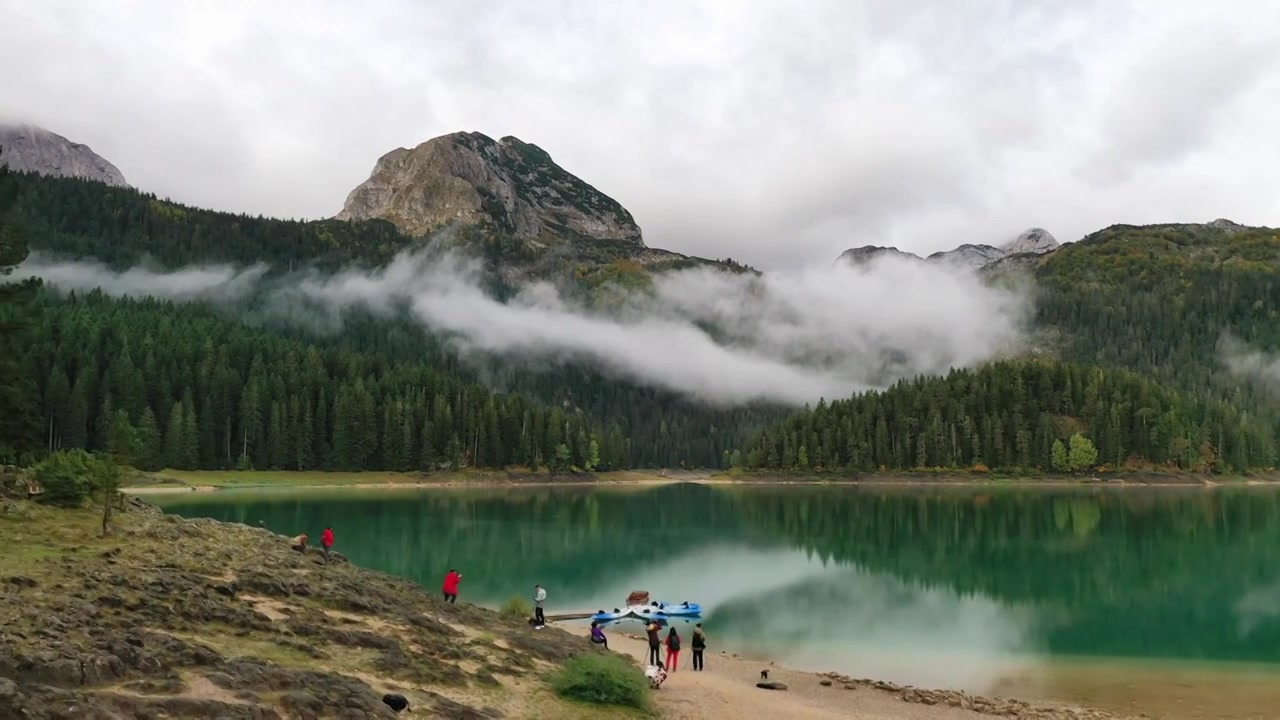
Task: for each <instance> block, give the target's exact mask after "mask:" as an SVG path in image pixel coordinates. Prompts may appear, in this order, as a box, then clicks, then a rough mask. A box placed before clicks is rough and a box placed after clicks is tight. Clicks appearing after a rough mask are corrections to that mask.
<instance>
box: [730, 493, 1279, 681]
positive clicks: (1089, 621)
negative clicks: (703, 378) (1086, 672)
mask: <svg viewBox="0 0 1280 720" xmlns="http://www.w3.org/2000/svg"><path fill="white" fill-rule="evenodd" d="M727 495H728V496H729V497H731V498H732V503H733V505H734V506H735V507H737V508H738V509H739V510H740V512H741V514H742V517H743V521H744V522H745V523H746V524H748V525H751V526H753V527H756V528H759V529H763V530H766V531H768V532H769V533H771V534H773V535H775V536H778V537H783V538H787V539H788V540H790V541H791V542H793V543H796V544H798V545H799V546H801V547H804V548H806V549H808V550H811V551H812V552H815V553H817V554H818V555H819V556H821V557H824V558H829V559H831V560H832V561H835V562H843V563H851V564H854V565H857V566H860V567H863V568H866V569H868V570H873V571H880V572H886V573H890V574H892V575H894V576H896V577H899V578H902V579H904V580H907V581H911V582H917V583H921V584H923V585H925V586H932V587H940V588H946V589H949V590H952V591H955V592H960V593H978V594H982V595H985V596H989V597H992V598H995V599H998V600H1001V601H1003V602H1005V603H1033V604H1035V605H1036V606H1039V607H1045V608H1047V609H1051V610H1052V611H1053V613H1054V616H1055V618H1057V619H1058V620H1060V622H1055V623H1054V625H1053V627H1050V628H1046V629H1045V632H1046V640H1047V643H1048V648H1049V650H1050V651H1052V652H1054V653H1062V654H1083V655H1119V656H1133V657H1178V658H1204V659H1216V660H1226V659H1232V660H1262V661H1276V660H1280V623H1277V622H1275V619H1276V616H1271V617H1263V616H1261V615H1260V614H1259V613H1257V612H1256V610H1255V612H1254V614H1253V616H1252V617H1253V618H1254V623H1253V624H1252V625H1251V626H1250V633H1248V634H1242V633H1240V632H1238V631H1237V628H1236V627H1235V625H1234V624H1233V622H1232V621H1231V618H1232V616H1233V613H1234V611H1235V605H1236V602H1237V601H1238V600H1239V599H1240V598H1241V597H1242V596H1244V594H1245V593H1247V592H1249V591H1250V590H1252V589H1255V588H1259V587H1263V586H1266V585H1268V584H1269V583H1271V582H1272V581H1273V580H1274V578H1275V575H1276V568H1277V567H1280V494H1278V493H1275V492H1272V491H1260V492H1252V491H1237V492H1232V491H1218V492H1204V491H1200V490H1196V491H1189V492H1182V491H1179V490H1172V489H1162V490H1152V491H1143V490H1128V491H1120V492H1104V491H1080V490H1061V491H1032V490H1022V489H1016V490H1015V489H1004V490H996V491H990V490H976V491H970V490H965V491H956V490H923V491H912V492H904V491H897V490H874V491H867V490H862V491H855V492H849V491H847V490H844V489H839V488H808V489H804V490H791V489H787V490H758V489H752V490H748V491H742V492H739V491H736V490H730V491H729V492H728V493H727ZM1254 597H1256V595H1255V596H1254ZM1256 602H1257V601H1256V600H1255V603H1256ZM1278 614H1280V613H1278Z"/></svg>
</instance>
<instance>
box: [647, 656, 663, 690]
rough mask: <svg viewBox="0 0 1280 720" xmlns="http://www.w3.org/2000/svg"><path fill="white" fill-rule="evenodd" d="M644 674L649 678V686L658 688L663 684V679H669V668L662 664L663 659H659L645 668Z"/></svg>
mask: <svg viewBox="0 0 1280 720" xmlns="http://www.w3.org/2000/svg"><path fill="white" fill-rule="evenodd" d="M644 676H645V677H647V678H649V687H651V688H653V689H654V690H657V689H658V688H659V687H661V686H662V681H663V680H666V679H667V669H666V668H665V667H663V666H662V661H661V660H659V661H658V662H657V663H655V664H653V665H650V666H649V667H647V668H645V669H644Z"/></svg>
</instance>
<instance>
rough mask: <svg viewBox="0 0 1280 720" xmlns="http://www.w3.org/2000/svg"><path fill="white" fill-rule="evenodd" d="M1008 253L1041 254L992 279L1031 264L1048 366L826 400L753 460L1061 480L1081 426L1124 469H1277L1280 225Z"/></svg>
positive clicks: (759, 448) (1111, 464)
mask: <svg viewBox="0 0 1280 720" xmlns="http://www.w3.org/2000/svg"><path fill="white" fill-rule="evenodd" d="M1046 235H1047V234H1046ZM979 247H981V246H979ZM1006 248H1007V250H1013V249H1029V250H1032V252H1023V253H1011V254H1006V255H1005V256H1003V257H1002V258H1001V259H998V260H995V261H994V262H992V263H989V264H987V265H985V266H983V268H982V273H983V275H984V276H987V277H993V276H997V275H999V274H1001V271H1003V270H1006V269H1009V268H1012V267H1017V268H1022V269H1025V270H1026V271H1027V276H1028V277H1029V278H1030V279H1031V281H1032V283H1033V288H1034V292H1032V293H1031V296H1030V298H1029V302H1031V303H1033V313H1032V316H1031V318H1030V320H1031V322H1030V324H1029V327H1028V330H1029V336H1028V338H1029V340H1030V342H1029V343H1028V348H1030V347H1035V348H1036V351H1035V352H1034V355H1035V356H1036V357H1037V358H1038V360H1037V361H1036V362H1029V361H1028V360H1027V359H1026V358H1023V359H1020V360H1016V361H1013V362H1010V363H1003V364H1000V363H998V364H996V365H988V366H984V367H982V368H979V369H977V370H974V371H972V372H970V371H957V372H956V373H953V374H952V375H951V376H950V377H947V378H930V379H919V380H916V381H912V382H911V383H903V384H901V385H899V386H895V387H894V388H892V389H890V390H889V391H887V392H885V393H871V394H868V395H864V396H858V397H855V398H853V399H852V400H845V401H838V402H834V403H832V404H831V405H830V406H827V405H825V404H820V405H819V406H818V407H817V408H816V409H814V410H811V411H805V412H801V413H798V414H796V415H794V416H793V417H792V418H791V419H790V420H788V421H786V422H785V423H782V424H780V425H777V426H775V427H774V428H772V429H770V430H768V431H766V432H764V433H762V434H761V435H759V436H757V437H756V439H755V440H753V441H752V442H751V443H750V444H748V445H746V446H744V447H743V449H742V450H740V451H739V452H738V456H739V457H740V458H745V459H746V461H747V463H748V464H749V465H751V466H754V467H759V468H765V469H770V470H802V469H805V468H806V467H807V468H808V469H814V468H817V467H819V466H822V467H825V468H828V469H830V468H841V469H844V470H856V469H859V468H866V467H880V466H884V467H888V468H899V469H909V468H923V467H937V466H941V467H944V468H952V469H955V468H970V467H973V466H979V465H980V466H985V467H989V468H991V469H992V470H996V469H1000V470H1006V471H1018V472H1022V471H1032V472H1034V471H1049V470H1051V469H1052V468H1053V466H1054V459H1053V449H1052V448H1053V441H1054V440H1060V441H1062V442H1064V443H1066V442H1068V441H1069V438H1070V436H1071V435H1073V434H1074V433H1076V432H1080V433H1082V435H1083V437H1085V438H1087V439H1089V440H1090V441H1091V443H1092V444H1094V446H1095V447H1096V449H1097V451H1098V459H1097V464H1098V465H1100V466H1103V467H1106V468H1110V469H1113V470H1115V469H1119V470H1131V471H1141V470H1146V469H1149V468H1152V467H1156V468H1159V469H1162V470H1169V469H1181V470H1193V471H1203V472H1213V473H1228V474H1230V473H1240V472H1246V471H1250V470H1255V469H1260V468H1274V467H1276V465H1277V463H1278V462H1280V440H1278V438H1280V403H1277V402H1276V400H1277V395H1276V387H1277V383H1278V381H1280V374H1277V373H1276V371H1275V367H1276V365H1275V363H1276V357H1277V356H1278V354H1277V353H1280V324H1278V323H1276V321H1275V319H1276V318H1277V317H1280V295H1277V294H1276V292H1275V278H1276V271H1275V268H1276V267H1277V266H1280V230H1277V229H1275V228H1266V227H1246V226H1243V225H1240V224H1238V223H1235V222H1232V221H1230V220H1223V219H1219V220H1214V221H1212V222H1208V223H1170V224H1160V225H1146V226H1134V225H1113V226H1111V227H1108V228H1105V229H1103V230H1099V231H1098V232H1095V233H1091V234H1089V235H1087V236H1085V237H1084V238H1082V239H1081V240H1079V241H1077V242H1072V243H1069V244H1067V245H1064V246H1062V247H1056V243H1054V242H1053V241H1052V240H1051V238H1048V237H1045V236H1041V235H1039V234H1038V233H1033V232H1028V233H1024V234H1023V235H1021V236H1019V238H1018V239H1016V240H1014V241H1013V242H1012V243H1009V244H1008V245H1007V246H1006ZM1046 248H1051V249H1049V250H1048V251H1047V252H1041V253H1040V254H1036V253H1035V252H1034V251H1036V250H1045V249H1046ZM896 252H898V251H896V250H893V249H891V248H890V249H874V250H873V251H868V249H866V248H858V249H855V250H851V251H850V252H849V253H846V255H847V256H848V258H849V259H850V260H851V261H854V262H857V261H860V260H861V261H865V259H866V258H867V257H868V256H870V257H876V256H884V255H886V254H887V253H896ZM912 257H915V256H912ZM920 262H924V261H923V260H920ZM1028 354H1032V353H1028ZM1039 358H1043V359H1039ZM1055 358H1056V359H1057V360H1058V362H1057V363H1054V362H1053V361H1054V359H1055ZM1073 363H1078V364H1079V365H1072V364H1073ZM1050 367H1052V368H1056V369H1053V370H1052V371H1046V370H1045V368H1050ZM1082 368H1085V369H1082ZM966 407H972V408H976V409H971V410H966V409H965V408H966ZM846 419H848V421H849V422H851V423H853V424H852V425H850V424H848V423H847V422H846ZM881 419H882V420H883V422H881ZM840 430H843V432H841V431H840ZM828 434H830V437H828V436H827V435H828ZM802 449H803V451H804V452H803V454H802V453H801V450H802Z"/></svg>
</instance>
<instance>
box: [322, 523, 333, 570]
mask: <svg viewBox="0 0 1280 720" xmlns="http://www.w3.org/2000/svg"><path fill="white" fill-rule="evenodd" d="M320 547H321V548H323V550H324V561H325V562H329V548H331V547H333V528H330V527H327V528H325V529H324V532H322V533H320Z"/></svg>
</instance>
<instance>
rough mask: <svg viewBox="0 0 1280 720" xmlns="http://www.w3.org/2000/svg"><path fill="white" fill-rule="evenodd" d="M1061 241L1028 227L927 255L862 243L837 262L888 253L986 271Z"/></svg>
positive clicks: (863, 260) (1043, 252)
mask: <svg viewBox="0 0 1280 720" xmlns="http://www.w3.org/2000/svg"><path fill="white" fill-rule="evenodd" d="M1059 247H1061V244H1060V243H1059V242H1058V241H1057V239H1056V238H1054V237H1053V235H1052V234H1050V233H1049V231H1048V230H1045V229H1044V228H1030V229H1028V230H1026V231H1024V232H1023V233H1022V234H1020V235H1018V236H1017V237H1015V238H1014V239H1012V240H1010V241H1009V242H1006V243H1004V244H1002V245H974V244H967V243H966V244H964V245H961V246H959V247H957V248H955V249H953V250H943V251H939V252H936V253H933V254H932V255H929V256H928V257H923V258H922V257H920V256H919V255H916V254H915V253H909V252H904V251H902V250H899V249H897V248H895V247H881V246H878V245H864V246H862V247H856V248H850V249H848V250H845V251H844V252H843V253H841V254H840V257H839V258H838V259H837V261H845V262H852V263H855V264H862V263H867V262H870V261H872V260H873V259H875V258H878V257H881V256H885V255H889V256H895V257H902V258H904V259H911V260H919V261H921V262H928V263H937V264H940V265H946V266H950V267H963V268H969V269H972V270H985V269H988V268H990V267H991V266H993V265H995V264H996V263H998V262H1000V261H1002V260H1005V259H1006V258H1011V257H1015V256H1042V255H1047V254H1049V253H1052V252H1054V251H1055V250H1057V249H1058V248H1059Z"/></svg>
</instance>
